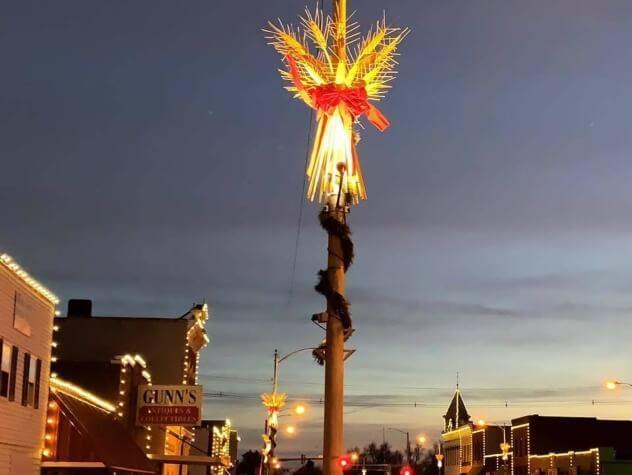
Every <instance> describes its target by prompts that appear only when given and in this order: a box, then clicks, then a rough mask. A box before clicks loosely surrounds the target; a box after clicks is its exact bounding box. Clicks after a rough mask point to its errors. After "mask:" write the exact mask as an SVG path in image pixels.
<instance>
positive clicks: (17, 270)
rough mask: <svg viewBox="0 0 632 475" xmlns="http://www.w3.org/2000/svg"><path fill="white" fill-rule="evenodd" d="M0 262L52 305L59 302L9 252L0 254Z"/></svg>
mask: <svg viewBox="0 0 632 475" xmlns="http://www.w3.org/2000/svg"><path fill="white" fill-rule="evenodd" d="M0 264H2V265H3V266H4V267H5V268H6V269H7V270H9V271H10V272H11V273H13V275H15V276H16V277H17V278H18V279H20V280H21V281H22V282H23V283H24V284H26V285H27V286H28V287H30V288H31V289H33V290H34V291H35V292H36V293H37V294H39V295H40V296H42V297H44V298H45V299H46V300H48V301H49V302H50V303H52V304H53V305H57V304H58V303H59V298H58V297H57V296H56V295H55V294H54V293H53V292H51V291H50V290H49V289H48V288H47V287H45V286H44V285H43V284H41V283H40V282H39V281H37V280H36V279H34V278H33V277H31V276H30V275H29V273H28V272H26V271H25V270H24V269H23V268H22V267H21V266H20V264H18V263H17V262H16V261H15V259H13V258H12V257H11V256H10V255H9V254H0Z"/></svg>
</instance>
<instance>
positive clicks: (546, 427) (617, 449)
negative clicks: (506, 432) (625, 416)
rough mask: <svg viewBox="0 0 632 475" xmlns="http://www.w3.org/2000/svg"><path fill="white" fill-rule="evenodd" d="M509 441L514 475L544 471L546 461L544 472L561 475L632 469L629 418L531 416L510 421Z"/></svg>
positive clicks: (631, 437) (631, 429)
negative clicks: (554, 472)
mask: <svg viewBox="0 0 632 475" xmlns="http://www.w3.org/2000/svg"><path fill="white" fill-rule="evenodd" d="M511 440H512V442H511V445H512V447H513V458H512V472H513V474H514V475H530V474H534V473H543V470H544V469H545V468H546V467H545V465H547V464H548V468H546V470H547V473H549V472H548V470H557V472H556V473H559V474H560V475H562V474H566V473H571V472H572V473H574V472H576V471H579V472H581V473H585V474H589V473H590V474H594V475H599V474H602V475H603V474H604V473H606V472H607V471H608V470H610V473H613V472H618V471H620V470H622V469H627V470H629V469H631V468H632V466H629V464H628V462H627V461H628V460H630V459H632V421H612V420H601V419H596V418H594V417H550V416H539V415H530V416H524V417H520V418H518V419H514V420H512V427H511ZM602 455H603V459H602ZM606 462H607V463H606ZM589 465H590V469H589V468H588V466H589ZM570 468H572V470H570ZM568 470H570V472H569V471H568ZM626 473H632V471H629V472H626Z"/></svg>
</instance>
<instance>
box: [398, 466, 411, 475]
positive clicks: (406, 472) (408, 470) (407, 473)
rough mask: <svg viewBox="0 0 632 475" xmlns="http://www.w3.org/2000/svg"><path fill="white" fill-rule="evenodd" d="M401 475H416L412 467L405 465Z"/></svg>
mask: <svg viewBox="0 0 632 475" xmlns="http://www.w3.org/2000/svg"><path fill="white" fill-rule="evenodd" d="M399 475H415V473H414V472H413V468H412V467H411V466H410V465H404V466H403V467H402V468H401V470H400V471H399Z"/></svg>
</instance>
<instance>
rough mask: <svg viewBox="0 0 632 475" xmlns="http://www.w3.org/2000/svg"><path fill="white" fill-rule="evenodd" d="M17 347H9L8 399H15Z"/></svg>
mask: <svg viewBox="0 0 632 475" xmlns="http://www.w3.org/2000/svg"><path fill="white" fill-rule="evenodd" d="M18 352H19V350H18V347H17V346H14V347H13V348H12V349H11V368H10V369H9V401H15V378H16V377H17V373H18Z"/></svg>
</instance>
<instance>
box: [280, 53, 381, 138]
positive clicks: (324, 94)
mask: <svg viewBox="0 0 632 475" xmlns="http://www.w3.org/2000/svg"><path fill="white" fill-rule="evenodd" d="M287 62H288V65H289V67H290V73H291V74H292V81H293V82H294V86H295V87H296V88H297V89H298V90H299V91H302V92H306V93H307V94H308V95H309V97H310V98H311V100H312V102H313V105H314V108H315V109H317V110H319V111H323V112H325V113H327V114H331V113H332V112H333V110H334V109H335V108H336V107H338V106H339V105H340V104H341V103H342V104H344V105H345V106H346V108H347V109H348V110H349V112H350V113H351V115H352V116H353V117H354V118H355V117H359V116H361V115H362V114H364V115H366V118H367V119H368V120H369V122H371V123H372V124H373V125H374V126H375V127H376V128H377V129H378V130H379V131H380V132H383V131H384V130H385V129H386V128H387V127H388V126H389V125H390V122H389V121H388V119H387V118H386V117H385V116H384V114H382V112H381V111H380V110H379V109H378V108H377V107H375V106H374V105H373V104H371V102H370V101H369V96H368V95H367V93H366V89H365V87H364V86H356V87H347V86H345V85H343V84H332V83H329V84H323V85H320V86H314V87H311V88H309V89H307V88H306V87H305V86H304V85H303V82H302V81H301V78H300V75H299V72H298V67H297V65H296V61H295V60H294V58H292V56H288V57H287Z"/></svg>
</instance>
